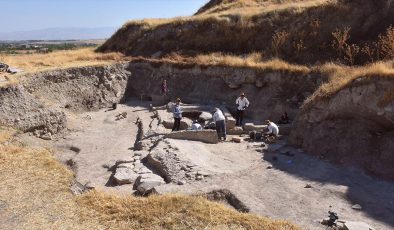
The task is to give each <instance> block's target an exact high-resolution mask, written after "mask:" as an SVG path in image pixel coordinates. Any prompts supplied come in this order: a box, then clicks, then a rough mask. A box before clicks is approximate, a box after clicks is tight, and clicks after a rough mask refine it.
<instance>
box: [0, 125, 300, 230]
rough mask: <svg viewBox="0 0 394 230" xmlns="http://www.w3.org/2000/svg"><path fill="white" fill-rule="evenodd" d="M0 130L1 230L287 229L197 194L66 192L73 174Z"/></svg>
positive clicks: (281, 223) (44, 153) (286, 225)
mask: <svg viewBox="0 0 394 230" xmlns="http://www.w3.org/2000/svg"><path fill="white" fill-rule="evenodd" d="M12 134H13V132H12V130H7V129H0V171H1V174H0V208H1V209H0V210H1V212H0V229H267V230H269V229H272V230H273V229H286V230H296V229H299V228H298V227H296V226H294V225H292V224H290V223H288V222H284V221H272V220H269V219H267V218H263V217H257V216H254V215H250V214H242V213H239V212H236V211H234V210H231V209H229V208H227V207H224V206H223V205H221V204H218V203H213V202H210V201H208V200H206V199H204V198H201V197H190V196H182V195H168V196H151V197H149V198H136V197H131V196H129V197H119V196H115V195H110V194H105V193H103V192H98V191H92V192H89V193H87V194H84V195H82V196H74V195H73V194H72V193H71V192H70V185H71V183H72V181H73V173H72V172H71V171H70V170H68V169H67V168H66V167H65V166H63V165H61V164H60V163H59V162H57V161H56V160H55V159H54V158H53V156H52V154H51V152H50V151H48V150H44V149H31V148H28V147H25V146H23V145H21V144H18V142H16V141H15V140H13V139H12V136H13V135H12Z"/></svg>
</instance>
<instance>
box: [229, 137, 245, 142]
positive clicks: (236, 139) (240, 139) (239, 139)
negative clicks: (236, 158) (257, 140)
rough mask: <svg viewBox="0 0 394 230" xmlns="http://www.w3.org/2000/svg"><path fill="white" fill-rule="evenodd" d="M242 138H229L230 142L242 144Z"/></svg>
mask: <svg viewBox="0 0 394 230" xmlns="http://www.w3.org/2000/svg"><path fill="white" fill-rule="evenodd" d="M242 140H243V139H242V138H241V137H233V138H231V141H233V142H235V143H241V142H242Z"/></svg>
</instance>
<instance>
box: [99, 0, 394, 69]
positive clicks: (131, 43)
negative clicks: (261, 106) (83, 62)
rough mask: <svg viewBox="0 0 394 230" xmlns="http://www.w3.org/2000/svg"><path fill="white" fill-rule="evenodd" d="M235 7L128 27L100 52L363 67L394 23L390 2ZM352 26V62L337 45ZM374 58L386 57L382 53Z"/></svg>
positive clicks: (364, 0) (358, 0)
mask: <svg viewBox="0 0 394 230" xmlns="http://www.w3.org/2000/svg"><path fill="white" fill-rule="evenodd" d="M231 2H232V3H230V4H224V5H219V6H215V7H213V8H210V10H213V9H217V8H218V7H219V8H220V7H221V8H223V9H220V10H216V11H215V10H214V11H215V12H210V11H209V10H208V12H205V13H202V14H198V15H196V16H193V17H186V18H174V19H164V20H158V19H155V20H143V21H132V22H128V23H126V24H125V25H124V26H123V27H122V28H121V29H119V30H118V31H117V32H116V33H115V34H114V35H113V36H112V38H111V39H109V40H108V41H107V42H106V43H104V44H103V45H102V46H101V47H100V48H99V49H98V50H99V51H103V52H108V51H119V52H122V53H125V54H127V55H132V56H136V55H143V56H150V55H153V54H155V53H157V52H158V51H160V52H161V53H162V54H166V53H171V52H177V53H181V54H183V55H189V56H194V55H197V54H201V53H211V52H225V53H233V54H237V55H240V54H245V53H252V52H261V53H263V55H264V57H265V58H266V59H269V58H272V57H280V58H282V59H284V60H286V61H290V62H297V63H304V64H315V63H316V62H326V61H332V60H337V59H338V60H340V61H342V62H343V63H346V64H350V63H358V64H363V63H366V62H368V61H370V60H371V58H370V57H369V56H368V55H367V54H366V53H365V52H362V49H363V48H365V47H367V45H368V46H373V45H372V42H373V41H377V40H378V35H379V34H384V33H385V31H386V29H387V28H388V26H389V25H390V23H393V21H394V5H393V4H391V5H390V4H389V2H388V1H387V0H377V1H373V2H372V1H369V0H339V3H335V1H323V0H321V1H318V0H315V1H313V0H310V1H288V2H286V3H280V4H278V3H272V2H271V1H267V2H265V1H264V2H263V3H262V5H257V6H254V5H252V6H232V5H234V4H239V3H240V2H241V3H242V2H243V1H235V2H234V1H231ZM228 5H230V6H229V8H226V7H225V6H228ZM355 9H357V10H355ZM347 27H349V28H350V31H349V36H348V37H347V39H346V44H347V45H348V46H349V47H350V46H351V45H353V44H354V45H357V48H358V49H357V50H356V51H357V54H353V56H354V57H355V58H354V60H349V57H348V56H349V55H348V54H347V53H346V52H347V50H345V49H344V48H343V47H340V48H338V47H337V46H336V44H334V43H333V42H334V40H335V39H334V36H333V34H332V33H333V32H335V31H336V30H338V31H339V33H342V32H343V31H345V29H346V28H347ZM341 48H343V49H342V50H340V49H341ZM346 48H348V47H346ZM353 48H354V47H353ZM356 51H354V49H353V50H350V52H353V53H354V52H356ZM372 56H374V58H375V59H376V58H377V56H379V57H380V58H383V57H382V55H378V54H373V55H372Z"/></svg>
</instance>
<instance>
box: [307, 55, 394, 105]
mask: <svg viewBox="0 0 394 230" xmlns="http://www.w3.org/2000/svg"><path fill="white" fill-rule="evenodd" d="M393 64H394V63H393V62H377V63H373V64H370V65H366V66H362V67H348V66H339V65H336V64H332V63H331V64H325V65H323V66H319V67H315V68H314V70H315V71H316V72H319V73H321V74H323V75H327V76H328V77H329V79H328V82H327V83H324V84H322V85H321V86H320V87H319V88H318V89H317V90H316V91H315V92H314V93H313V94H312V95H311V96H310V97H309V98H308V99H307V100H306V101H305V103H304V108H307V107H309V106H311V105H313V104H314V103H316V102H317V101H319V100H322V99H325V98H329V97H331V96H333V95H334V94H336V93H337V92H339V91H340V90H342V89H345V88H346V87H349V86H350V85H351V83H353V82H354V81H355V80H357V79H361V78H365V79H367V80H370V81H379V80H381V79H383V78H388V79H393V80H394V68H393ZM387 98H388V99H392V97H391V96H390V94H389V95H387Z"/></svg>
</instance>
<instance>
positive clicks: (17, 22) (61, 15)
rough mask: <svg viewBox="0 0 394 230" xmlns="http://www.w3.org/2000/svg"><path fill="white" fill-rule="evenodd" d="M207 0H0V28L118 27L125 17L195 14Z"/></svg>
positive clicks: (125, 19) (12, 30) (24, 29)
mask: <svg viewBox="0 0 394 230" xmlns="http://www.w3.org/2000/svg"><path fill="white" fill-rule="evenodd" d="M207 1H208V0H0V9H1V10H0V32H14V31H29V30H39V29H47V28H63V27H78V28H96V27H116V28H119V27H121V26H122V25H123V24H124V23H125V22H126V21H128V20H132V19H143V18H169V17H177V16H189V15H192V14H194V13H195V12H196V11H197V10H198V9H199V8H200V7H201V6H203V5H204V4H205V3H206V2H207Z"/></svg>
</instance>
